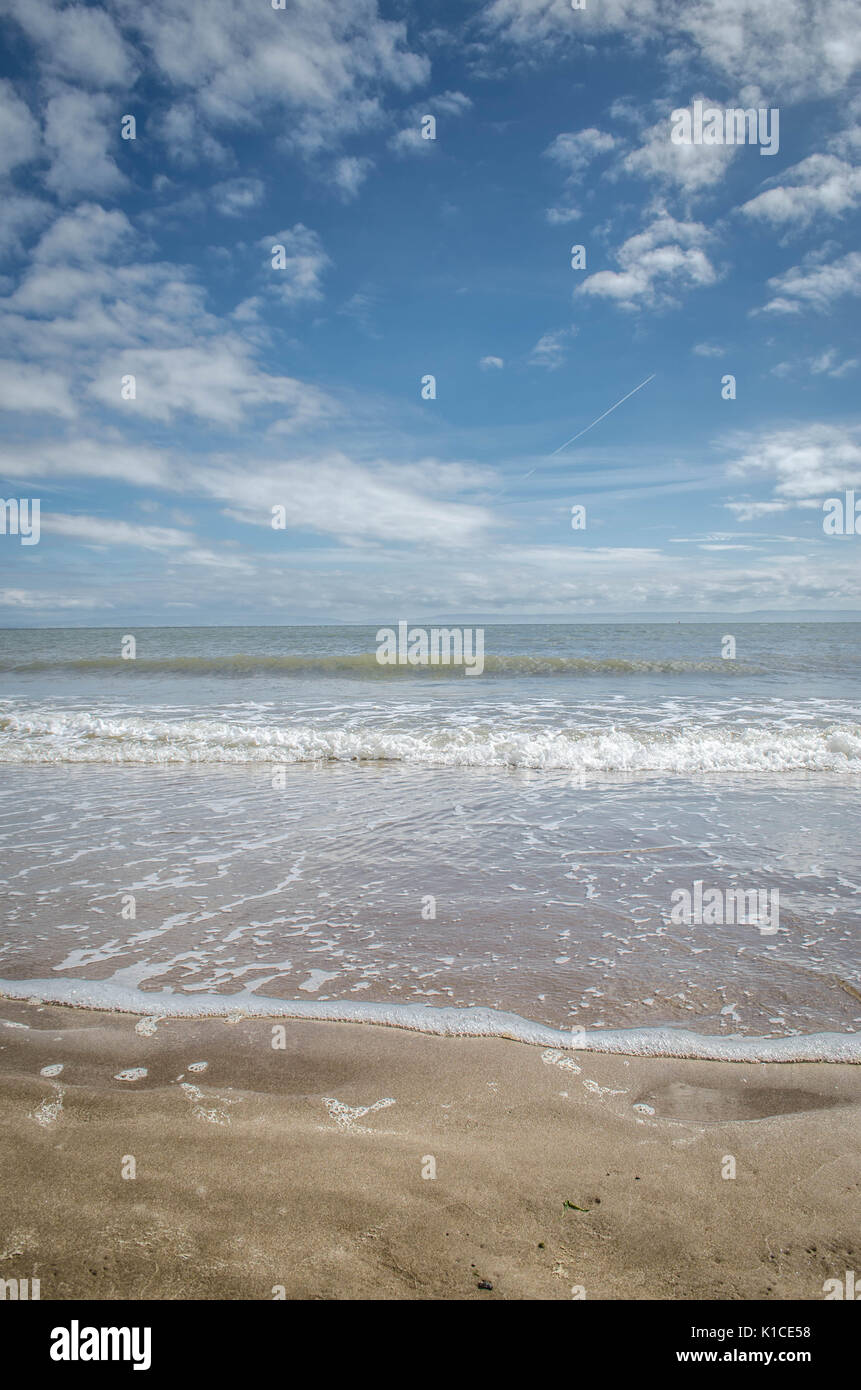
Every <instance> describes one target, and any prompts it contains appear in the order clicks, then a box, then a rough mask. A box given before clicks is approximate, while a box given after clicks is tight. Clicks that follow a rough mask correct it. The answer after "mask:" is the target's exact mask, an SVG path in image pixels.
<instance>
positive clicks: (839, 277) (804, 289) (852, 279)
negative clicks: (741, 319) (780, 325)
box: [759, 251, 861, 314]
mask: <svg viewBox="0 0 861 1390" xmlns="http://www.w3.org/2000/svg"><path fill="white" fill-rule="evenodd" d="M768 283H769V286H770V288H771V289H772V290H773V291H775V297H774V298H773V299H770V300H769V301H768V303H767V304H765V305H764V306H763V308H762V310H760V311H759V312H762V313H772V314H797V313H800V312H801V310H802V309H804V308H810V309H818V310H821V311H822V310H826V309H828V308H829V307H830V306H831V305H832V304H833V303H834V301H835V300H837V299H841V298H842V297H843V296H844V295H855V294H861V252H859V251H850V253H849V254H848V255H847V256H842V257H841V258H840V259H839V260H836V261H831V262H830V264H826V265H817V264H815V263H814V262H812V261H811V262H808V263H807V264H805V265H795V266H793V267H792V269H791V270H786V271H784V272H783V274H782V275H774V276H772V278H771V279H770V280H769V282H768Z"/></svg>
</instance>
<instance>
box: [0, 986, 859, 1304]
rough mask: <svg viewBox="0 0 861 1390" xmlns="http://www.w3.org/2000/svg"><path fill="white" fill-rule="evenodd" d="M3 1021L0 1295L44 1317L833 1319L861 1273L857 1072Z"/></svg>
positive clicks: (243, 1025) (42, 1014)
mask: <svg viewBox="0 0 861 1390" xmlns="http://www.w3.org/2000/svg"><path fill="white" fill-rule="evenodd" d="M2 1012H3V1015H4V1017H5V1019H6V1022H7V1024H9V1023H12V1024H13V1025H17V1026H12V1027H9V1026H6V1027H2V1028H0V1210H2V1212H3V1223H2V1225H3V1230H2V1238H0V1278H6V1279H8V1278H13V1277H18V1278H26V1277H29V1278H38V1279H40V1280H41V1298H42V1299H43V1300H50V1299H62V1298H94V1299H137V1298H140V1299H156V1298H158V1299H165V1298H166V1299H182V1298H189V1299H211V1298H228V1299H272V1298H274V1297H276V1296H281V1294H280V1291H281V1290H283V1291H284V1293H283V1296H284V1297H286V1298H296V1299H335V1300H337V1299H355V1298H374V1299H458V1300H459V1299H478V1298H491V1299H497V1298H502V1299H559V1298H565V1299H571V1298H572V1297H575V1298H577V1297H582V1296H585V1297H586V1298H587V1299H592V1298H595V1299H627V1298H638V1299H640V1298H643V1299H650V1298H654V1299H683V1298H692V1299H713V1298H734V1299H749V1298H752V1299H764V1300H780V1299H789V1298H802V1299H819V1298H824V1296H825V1295H824V1292H823V1285H824V1283H825V1281H826V1280H827V1279H831V1278H839V1279H842V1278H843V1276H844V1273H845V1271H846V1270H851V1269H858V1268H859V1267H861V1247H859V1240H858V1234H857V1233H858V1231H859V1229H861V1220H859V1217H861V1157H859V1153H858V1143H857V1134H858V1123H859V1118H861V1074H859V1073H858V1071H857V1069H856V1068H855V1066H854V1065H852V1064H845V1063H839V1062H833V1063H821V1062H820V1063H816V1062H814V1063H803V1064H802V1063H784V1062H772V1063H768V1064H767V1065H766V1064H764V1063H759V1062H736V1063H733V1064H731V1065H730V1064H728V1063H726V1062H715V1061H701V1060H682V1059H678V1058H670V1057H634V1056H623V1055H619V1054H610V1053H593V1052H585V1051H573V1050H571V1049H570V1048H569V1049H566V1050H562V1049H558V1048H544V1049H543V1050H540V1049H539V1048H537V1047H535V1046H532V1045H528V1044H524V1043H521V1042H517V1041H511V1040H506V1039H500V1038H487V1037H483V1038H482V1037H442V1036H438V1035H433V1034H423V1033H418V1032H415V1031H408V1030H405V1029H401V1030H397V1031H396V1030H395V1029H393V1028H391V1027H380V1026H378V1025H372V1024H361V1025H359V1024H355V1023H334V1022H330V1021H325V1020H316V1019H313V1020H312V1019H292V1020H289V1019H285V1020H284V1021H283V1023H276V1022H275V1021H274V1020H273V1019H263V1018H256V1019H252V1018H237V1019H235V1020H234V1019H231V1018H229V1017H221V1018H212V1017H210V1018H191V1019H188V1018H186V1019H181V1018H161V1019H160V1020H157V1019H156V1018H155V1017H153V1016H152V1015H140V1016H135V1015H131V1014H119V1013H107V1012H104V1011H99V1010H96V1009H82V1008H72V1007H69V1006H60V1005H48V1004H44V1003H43V1004H36V1003H29V1004H28V1003H22V1002H13V1001H11V1000H8V999H7V1000H5V1001H4V1003H3V1009H2ZM276 1038H277V1039H278V1042H279V1045H277V1046H275V1045H273V1042H274V1040H275V1039H276ZM281 1043H283V1045H280V1044H281ZM201 1063H206V1065H205V1066H204V1067H201V1065H200V1064H201ZM57 1067H60V1068H61V1070H59V1071H57V1070H56V1068H57ZM45 1068H48V1069H49V1073H50V1074H49V1075H47V1076H46V1075H43V1074H42V1072H43V1070H44V1069H45ZM144 1072H145V1074H143V1073H144ZM124 1077H125V1078H126V1079H123V1078H124ZM728 1158H732V1160H733V1163H734V1165H735V1178H734V1179H732V1180H730V1179H729V1178H728V1177H726V1176H725V1169H726V1164H727V1159H728ZM130 1159H133V1160H134V1166H135V1176H134V1178H133V1179H132V1178H130V1177H128V1176H124V1174H123V1166H124V1165H125V1167H126V1168H128V1166H129V1160H130ZM430 1160H433V1162H432V1163H431V1162H430ZM431 1167H433V1169H434V1172H435V1176H431V1175H430V1173H429V1170H430V1168H431ZM566 1204H567V1205H566ZM488 1284H489V1285H492V1287H491V1288H486V1287H483V1285H488ZM273 1290H275V1291H276V1292H273ZM576 1290H582V1291H583V1292H582V1293H577V1292H576ZM572 1291H574V1292H572Z"/></svg>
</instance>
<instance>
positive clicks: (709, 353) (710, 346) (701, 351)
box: [693, 343, 726, 357]
mask: <svg viewBox="0 0 861 1390" xmlns="http://www.w3.org/2000/svg"><path fill="white" fill-rule="evenodd" d="M693 351H694V352H695V353H696V355H697V357H723V356H725V354H726V348H722V347H719V346H718V345H717V343H696V344H695V345H694V348H693Z"/></svg>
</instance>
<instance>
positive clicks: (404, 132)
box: [389, 92, 472, 155]
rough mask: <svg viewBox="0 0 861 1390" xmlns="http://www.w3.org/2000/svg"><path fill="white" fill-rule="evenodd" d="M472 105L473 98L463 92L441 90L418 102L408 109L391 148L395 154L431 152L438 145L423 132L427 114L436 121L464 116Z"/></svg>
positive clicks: (391, 140) (392, 140) (390, 144)
mask: <svg viewBox="0 0 861 1390" xmlns="http://www.w3.org/2000/svg"><path fill="white" fill-rule="evenodd" d="M471 106H472V99H471V98H470V97H468V96H466V95H465V94H464V93H463V92H441V93H440V94H439V95H438V96H435V97H428V98H427V100H426V101H424V102H417V103H416V104H415V105H414V106H412V107H410V109H409V111H406V112H405V113H404V115H403V117H402V119H403V120H404V121H405V122H406V124H405V125H402V126H401V128H400V130H398V131H397V132H396V133H395V134H394V135H393V136H392V137H391V139H390V140H389V149H391V150H393V151H394V153H395V154H401V155H407V154H429V153H430V151H431V150H432V149H434V147H435V145H436V143H437V142H436V140H430V139H428V138H426V137H425V136H424V135H423V134H422V122H423V120H424V118H425V116H433V118H434V120H435V121H438V120H439V119H440V118H445V117H455V116H463V115H464V114H465V113H466V112H467V111H468V110H469V109H470V107H471ZM437 134H438V135H439V132H437Z"/></svg>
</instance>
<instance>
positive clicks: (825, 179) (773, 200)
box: [740, 154, 861, 227]
mask: <svg viewBox="0 0 861 1390" xmlns="http://www.w3.org/2000/svg"><path fill="white" fill-rule="evenodd" d="M859 203H861V169H859V168H857V167H855V166H853V165H852V164H848V163H847V162H846V161H845V160H842V159H838V158H837V156H836V155H833V154H812V155H810V156H809V157H808V158H807V159H803V160H802V161H801V163H800V164H794V165H793V166H792V168H790V169H787V170H785V172H784V173H783V174H781V176H780V182H779V183H777V182H775V183H774V186H773V187H771V188H768V189H767V190H766V191H765V192H764V193H758V194H757V196H756V197H755V198H751V199H750V200H749V201H748V202H746V203H742V205H741V209H740V211H741V212H743V213H745V215H746V216H748V217H755V218H758V219H759V220H760V221H763V222H770V223H771V224H772V225H773V226H777V225H781V224H783V223H787V222H791V223H793V224H794V225H795V226H796V227H806V226H808V225H809V224H810V223H811V222H813V221H814V220H817V221H818V220H819V219H820V218H823V217H839V216H841V215H842V214H843V213H845V212H850V211H851V210H852V209H853V208H856V207H857V206H858V205H859Z"/></svg>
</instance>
